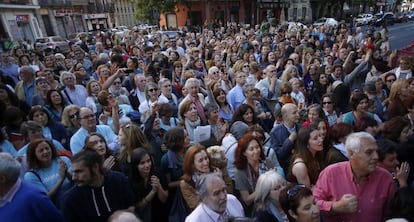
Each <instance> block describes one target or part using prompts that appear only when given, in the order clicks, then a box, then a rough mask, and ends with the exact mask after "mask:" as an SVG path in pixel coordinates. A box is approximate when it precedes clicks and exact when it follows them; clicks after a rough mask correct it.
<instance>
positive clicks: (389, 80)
mask: <svg viewBox="0 0 414 222" xmlns="http://www.w3.org/2000/svg"><path fill="white" fill-rule="evenodd" d="M387 82H395V79H387Z"/></svg>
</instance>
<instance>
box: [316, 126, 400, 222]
mask: <svg viewBox="0 0 414 222" xmlns="http://www.w3.org/2000/svg"><path fill="white" fill-rule="evenodd" d="M345 144H346V145H345V146H346V150H347V152H348V155H349V161H345V162H340V163H335V164H332V165H330V166H328V167H327V168H325V169H324V170H323V171H322V172H321V173H320V175H319V178H318V181H317V182H316V185H315V187H314V189H313V196H314V197H315V200H316V203H317V204H318V206H319V208H320V209H321V211H323V212H324V214H323V215H324V221H326V222H330V221H384V220H385V219H386V216H387V215H386V213H387V210H388V207H389V206H388V205H389V203H390V201H391V199H392V198H393V197H394V193H395V184H394V182H393V180H392V176H391V174H390V173H389V172H387V171H386V170H385V169H382V168H380V167H377V162H378V152H377V150H378V145H377V143H376V141H375V138H374V137H373V136H371V135H370V134H369V133H367V132H358V133H353V134H350V135H349V136H348V137H347V139H346V142H345Z"/></svg>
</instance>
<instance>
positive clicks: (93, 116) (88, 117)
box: [79, 114, 95, 119]
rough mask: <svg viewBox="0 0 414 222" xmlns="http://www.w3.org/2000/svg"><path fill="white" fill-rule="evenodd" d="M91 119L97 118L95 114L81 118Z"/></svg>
mask: <svg viewBox="0 0 414 222" xmlns="http://www.w3.org/2000/svg"><path fill="white" fill-rule="evenodd" d="M91 118H95V114H89V115H86V116H84V117H79V119H91Z"/></svg>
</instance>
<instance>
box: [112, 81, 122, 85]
mask: <svg viewBox="0 0 414 222" xmlns="http://www.w3.org/2000/svg"><path fill="white" fill-rule="evenodd" d="M113 84H114V85H119V84H121V82H118V81H117V82H114V83H113Z"/></svg>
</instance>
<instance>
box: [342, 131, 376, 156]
mask: <svg viewBox="0 0 414 222" xmlns="http://www.w3.org/2000/svg"><path fill="white" fill-rule="evenodd" d="M361 139H368V140H371V141H373V142H375V138H374V137H373V136H372V135H371V134H369V133H367V132H357V133H351V134H349V135H348V137H347V138H346V141H345V147H346V151H347V152H348V153H349V151H352V152H354V153H358V152H359V150H360V148H361Z"/></svg>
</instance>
